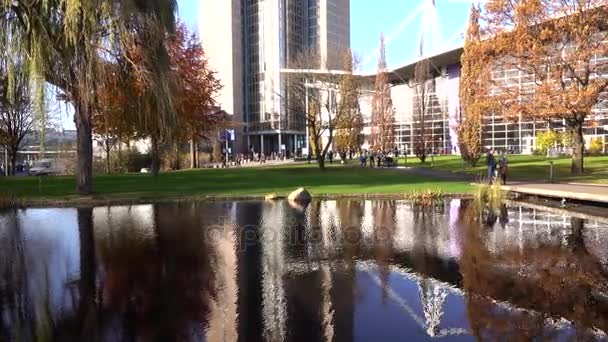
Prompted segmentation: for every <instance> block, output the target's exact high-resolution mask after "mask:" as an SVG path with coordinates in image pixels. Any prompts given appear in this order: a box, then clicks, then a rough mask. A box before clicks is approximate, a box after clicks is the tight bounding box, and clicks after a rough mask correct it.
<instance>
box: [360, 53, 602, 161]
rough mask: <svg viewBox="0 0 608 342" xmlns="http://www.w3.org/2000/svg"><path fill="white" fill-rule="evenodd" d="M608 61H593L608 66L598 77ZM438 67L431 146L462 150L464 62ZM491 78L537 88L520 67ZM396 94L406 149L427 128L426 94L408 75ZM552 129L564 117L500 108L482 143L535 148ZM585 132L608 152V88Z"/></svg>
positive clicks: (401, 144)
mask: <svg viewBox="0 0 608 342" xmlns="http://www.w3.org/2000/svg"><path fill="white" fill-rule="evenodd" d="M607 43H608V42H607ZM431 58H433V57H431ZM607 61H608V56H598V55H596V56H595V57H594V59H593V60H592V64H593V65H605V66H606V69H605V70H603V69H600V70H599V73H598V74H597V75H594V76H593V77H603V78H607V77H608V64H607ZM407 67H408V66H406V67H405V68H407ZM435 67H436V69H437V70H436V74H435V75H434V79H433V83H434V84H435V89H434V90H435V91H434V92H432V93H431V94H429V99H428V103H429V106H427V115H426V116H425V127H426V130H425V131H426V134H427V137H428V139H427V146H428V149H429V150H430V151H433V152H434V153H438V154H439V153H441V154H443V153H447V154H457V153H458V142H457V139H458V137H457V134H456V127H457V125H458V122H459V120H460V119H461V116H462V115H466V114H465V113H461V111H460V104H459V96H458V92H459V89H458V85H459V80H460V66H459V65H457V64H455V65H439V64H437V65H435ZM442 70H443V71H442ZM394 72H399V71H398V70H395V71H394ZM491 77H492V79H493V80H494V81H495V82H499V83H500V84H502V85H506V86H508V87H518V88H519V89H521V90H523V93H524V94H525V91H526V90H529V91H530V92H532V91H534V87H535V83H534V79H533V77H531V76H530V75H527V74H526V73H524V72H523V71H521V70H519V69H503V70H494V71H492V74H491ZM492 93H493V94H498V90H497V89H493V90H492ZM392 97H393V102H394V103H395V112H396V126H395V133H396V139H395V143H396V145H397V147H398V148H399V149H400V150H401V151H410V152H411V151H412V146H413V142H414V141H415V138H416V136H417V135H419V134H420V132H421V129H420V125H421V123H420V121H419V120H416V117H417V112H418V110H419V108H418V106H419V105H418V104H419V103H420V99H419V98H417V95H416V93H415V88H412V87H411V85H407V84H404V81H403V80H399V82H397V83H396V84H394V85H393V91H392ZM368 127H369V124H368ZM549 128H551V129H552V130H557V131H566V130H567V126H566V122H565V120H563V119H556V120H550V121H542V120H537V121H531V120H526V119H525V118H521V117H519V118H517V117H516V118H505V117H504V116H503V113H500V112H498V113H489V114H488V115H487V116H486V117H484V124H483V133H482V144H483V146H485V147H488V148H492V149H497V150H500V151H509V152H512V153H533V151H534V150H535V144H536V136H537V134H538V133H540V132H543V131H546V130H547V129H549ZM583 133H584V135H585V141H586V144H587V145H588V144H589V142H590V139H592V138H599V139H603V142H604V152H607V151H608V92H605V93H604V97H603V100H601V101H600V102H599V103H597V104H596V105H595V106H594V108H593V112H592V115H590V116H589V117H587V119H586V127H585V128H584V132H583Z"/></svg>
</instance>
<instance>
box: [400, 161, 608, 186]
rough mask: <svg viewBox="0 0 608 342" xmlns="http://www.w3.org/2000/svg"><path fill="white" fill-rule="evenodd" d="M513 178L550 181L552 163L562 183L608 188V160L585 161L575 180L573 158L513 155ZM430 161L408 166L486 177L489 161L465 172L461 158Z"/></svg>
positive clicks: (511, 163) (511, 164)
mask: <svg viewBox="0 0 608 342" xmlns="http://www.w3.org/2000/svg"><path fill="white" fill-rule="evenodd" d="M508 158H509V178H510V179H512V180H546V179H547V178H548V175H549V163H548V161H549V160H551V161H553V163H554V175H555V179H556V180H557V181H562V182H590V183H602V184H608V156H594V157H585V169H586V171H585V174H584V175H581V176H572V175H571V174H570V158H552V159H547V158H545V157H542V156H530V155H509V156H508ZM434 159H435V161H434V162H433V163H432V165H431V159H430V158H428V159H427V162H426V163H425V164H422V163H420V160H419V159H418V158H412V157H409V158H407V165H408V166H423V167H432V168H437V169H441V170H448V171H452V172H466V173H473V174H480V175H485V172H486V166H485V157H483V158H482V159H480V161H479V163H478V166H477V167H474V168H470V167H467V168H465V169H464V170H463V163H462V159H461V158H460V156H439V157H435V158H434ZM399 163H400V165H405V160H404V158H401V159H400V161H399Z"/></svg>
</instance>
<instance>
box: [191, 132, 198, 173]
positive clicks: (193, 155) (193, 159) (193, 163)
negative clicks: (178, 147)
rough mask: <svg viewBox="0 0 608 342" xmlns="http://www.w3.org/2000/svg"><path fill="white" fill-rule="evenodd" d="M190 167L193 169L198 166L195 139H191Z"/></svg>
mask: <svg viewBox="0 0 608 342" xmlns="http://www.w3.org/2000/svg"><path fill="white" fill-rule="evenodd" d="M190 168H191V169H196V168H197V162H196V145H195V143H194V139H192V140H190Z"/></svg>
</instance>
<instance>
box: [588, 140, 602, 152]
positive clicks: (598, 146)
mask: <svg viewBox="0 0 608 342" xmlns="http://www.w3.org/2000/svg"><path fill="white" fill-rule="evenodd" d="M603 150H604V140H603V139H602V138H591V140H590V141H589V147H588V148H587V153H589V154H591V155H596V154H601V153H602V151H603Z"/></svg>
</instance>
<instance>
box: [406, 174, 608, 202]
mask: <svg viewBox="0 0 608 342" xmlns="http://www.w3.org/2000/svg"><path fill="white" fill-rule="evenodd" d="M397 169H399V170H401V171H403V172H407V173H409V174H412V175H417V176H423V177H430V178H435V179H441V180H451V181H468V182H475V181H476V176H475V175H471V174H463V173H453V172H450V171H445V170H436V169H430V168H419V167H397ZM502 188H503V190H506V191H510V192H515V193H520V194H527V195H535V196H541V197H551V198H557V199H560V200H561V199H564V198H565V199H566V200H568V199H570V200H579V201H588V202H598V203H606V204H608V186H606V185H592V184H580V183H577V184H572V183H538V182H509V183H508V184H507V185H503V187H502Z"/></svg>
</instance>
